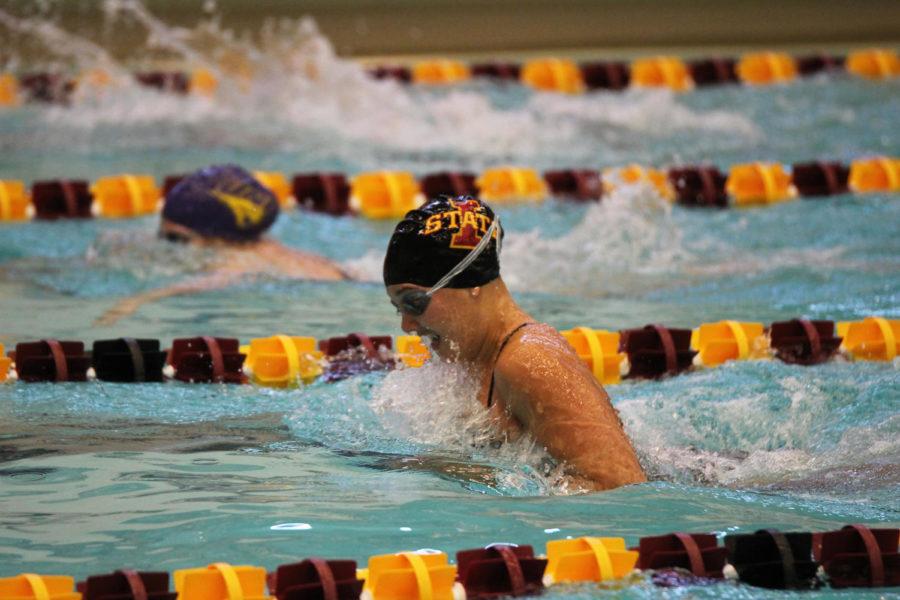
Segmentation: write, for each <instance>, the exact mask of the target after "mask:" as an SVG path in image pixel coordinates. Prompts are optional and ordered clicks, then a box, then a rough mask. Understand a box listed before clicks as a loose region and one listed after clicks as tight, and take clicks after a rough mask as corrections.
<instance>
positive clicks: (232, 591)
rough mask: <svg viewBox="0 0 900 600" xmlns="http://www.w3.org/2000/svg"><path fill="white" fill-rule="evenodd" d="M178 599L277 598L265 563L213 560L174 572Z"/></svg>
mask: <svg viewBox="0 0 900 600" xmlns="http://www.w3.org/2000/svg"><path fill="white" fill-rule="evenodd" d="M172 577H173V579H174V580H175V591H176V592H177V593H178V599H179V600H274V598H272V597H271V596H269V595H267V594H266V570H265V569H263V568H262V567H252V566H246V565H241V566H232V565H229V564H228V563H213V564H211V565H209V566H208V567H200V568H196V569H180V570H178V571H175V572H174V573H172Z"/></svg>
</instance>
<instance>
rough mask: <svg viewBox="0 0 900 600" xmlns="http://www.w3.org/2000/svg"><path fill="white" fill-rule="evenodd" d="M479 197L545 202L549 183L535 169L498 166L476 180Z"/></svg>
mask: <svg viewBox="0 0 900 600" xmlns="http://www.w3.org/2000/svg"><path fill="white" fill-rule="evenodd" d="M475 185H476V186H477V187H478V195H479V197H480V198H481V199H482V200H484V201H486V202H495V203H502V202H515V201H519V202H543V200H544V199H545V198H546V197H547V184H546V183H545V182H544V180H543V178H541V176H540V175H539V174H538V172H537V171H535V170H534V169H526V168H522V167H496V168H493V169H486V170H485V171H484V172H482V173H481V175H479V176H478V178H477V179H476V180H475Z"/></svg>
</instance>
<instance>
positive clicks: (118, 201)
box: [91, 174, 162, 217]
mask: <svg viewBox="0 0 900 600" xmlns="http://www.w3.org/2000/svg"><path fill="white" fill-rule="evenodd" d="M91 193H92V194H93V195H94V201H95V202H96V206H97V207H98V209H99V212H100V214H101V215H103V216H104V217H136V216H139V215H145V214H148V213H152V212H155V211H156V209H157V207H158V205H159V201H160V198H161V196H162V193H161V192H160V190H159V188H158V187H156V182H155V181H154V180H153V177H151V176H150V175H129V174H125V175H113V176H110V177H101V178H100V179H98V180H97V181H95V182H94V183H93V185H92V186H91Z"/></svg>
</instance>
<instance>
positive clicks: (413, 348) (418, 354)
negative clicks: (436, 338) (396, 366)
mask: <svg viewBox="0 0 900 600" xmlns="http://www.w3.org/2000/svg"><path fill="white" fill-rule="evenodd" d="M394 352H396V353H397V358H399V359H400V360H402V361H403V364H405V365H406V366H408V367H421V366H422V365H424V364H425V361H427V360H428V359H429V358H431V350H429V349H428V346H426V345H425V344H423V343H422V338H421V337H419V336H417V335H398V336H397V337H396V338H394Z"/></svg>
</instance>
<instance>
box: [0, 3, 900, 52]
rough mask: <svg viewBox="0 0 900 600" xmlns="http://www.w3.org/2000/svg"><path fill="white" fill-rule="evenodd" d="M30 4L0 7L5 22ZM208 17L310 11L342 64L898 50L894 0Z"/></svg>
mask: <svg viewBox="0 0 900 600" xmlns="http://www.w3.org/2000/svg"><path fill="white" fill-rule="evenodd" d="M208 2H209V0H207V3H208ZM143 4H144V6H145V7H146V8H147V9H148V10H149V11H150V12H151V13H153V14H154V15H155V16H157V17H159V18H161V19H162V20H163V21H165V22H166V23H169V24H174V25H193V24H195V23H196V22H197V21H198V20H199V19H200V18H202V17H204V16H207V17H208V14H209V13H208V12H207V13H205V12H204V9H203V6H204V1H203V0H144V1H143ZM207 5H208V4H207ZM34 6H36V5H35V4H34V3H33V2H30V1H29V0H0V8H2V9H3V10H5V11H6V12H8V13H11V14H17V15H23V14H28V13H29V11H30V12H34V10H35V9H34ZM52 6H53V8H52V9H51V13H52V16H53V18H55V19H58V22H59V23H60V24H61V25H62V26H63V28H65V29H67V30H73V31H78V32H79V33H81V34H83V35H86V36H88V37H90V38H91V39H96V40H98V41H99V42H101V43H102V45H103V46H105V47H107V48H111V49H113V51H114V52H116V51H117V50H122V51H124V50H125V49H127V48H128V47H129V45H133V44H134V42H135V36H136V35H138V34H137V33H136V31H137V30H131V29H130V28H129V27H128V26H127V25H122V24H119V25H117V26H116V27H112V28H110V27H108V26H107V27H104V26H103V24H102V19H101V18H100V17H99V14H100V9H99V6H100V0H62V1H61V2H58V3H57V4H55V5H52ZM214 12H215V13H216V14H218V15H219V17H220V19H221V24H222V26H223V27H225V28H229V29H233V30H235V31H236V32H242V31H246V32H251V34H253V35H255V34H256V33H257V32H259V30H260V27H261V24H262V22H263V21H264V20H265V19H267V18H270V19H271V18H275V19H277V18H279V17H299V16H303V15H310V16H312V17H314V18H315V19H316V20H317V22H318V24H319V26H320V28H321V30H322V31H323V32H324V33H325V34H326V35H327V36H328V37H329V39H331V40H332V42H333V43H334V45H335V47H336V48H337V50H338V52H339V53H340V54H342V55H345V56H365V55H386V54H401V55H403V54H417V53H433V54H439V53H445V54H451V53H486V54H490V53H496V52H516V51H523V50H536V51H540V50H548V49H568V50H574V51H577V50H578V49H583V48H624V49H628V48H638V47H647V46H669V47H673V46H685V47H696V46H711V45H716V46H730V47H738V46H778V45H788V44H791V45H798V44H800V45H802V44H833V45H834V44H838V45H839V44H846V43H867V42H872V43H875V42H879V43H889V44H897V43H898V42H900V0H755V1H754V0H557V1H543V0H494V1H492V2H477V1H474V0H377V1H376V0H249V1H248V0H217V1H216V2H215V9H214ZM3 29H4V28H3V26H2V23H0V36H4V37H5V35H6V34H5V32H4V31H3Z"/></svg>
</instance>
